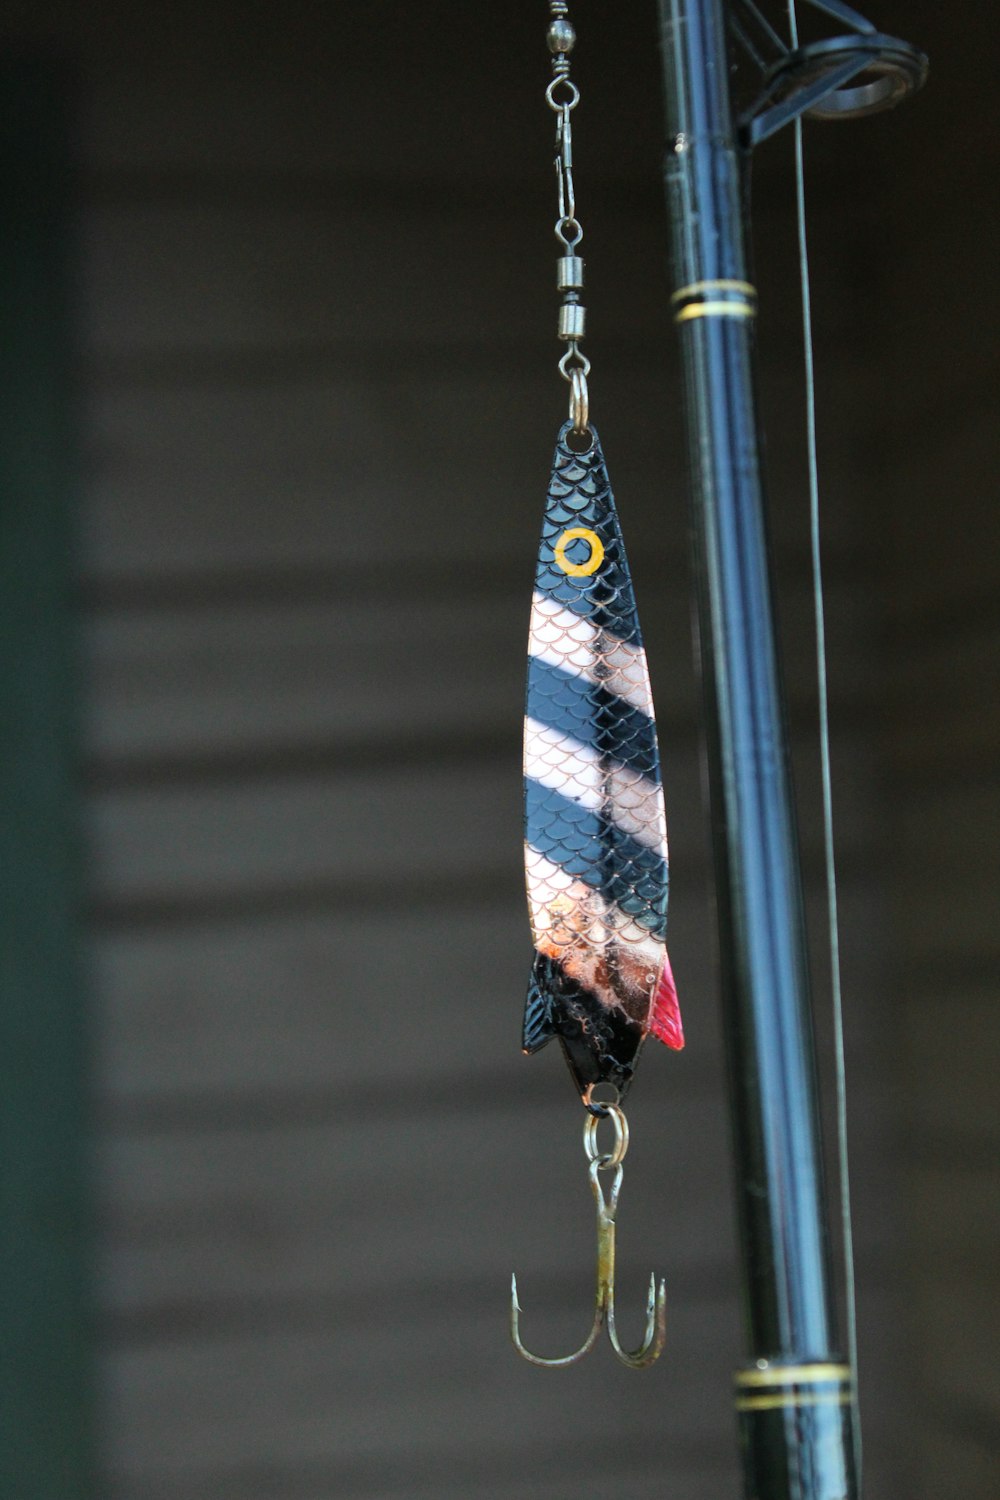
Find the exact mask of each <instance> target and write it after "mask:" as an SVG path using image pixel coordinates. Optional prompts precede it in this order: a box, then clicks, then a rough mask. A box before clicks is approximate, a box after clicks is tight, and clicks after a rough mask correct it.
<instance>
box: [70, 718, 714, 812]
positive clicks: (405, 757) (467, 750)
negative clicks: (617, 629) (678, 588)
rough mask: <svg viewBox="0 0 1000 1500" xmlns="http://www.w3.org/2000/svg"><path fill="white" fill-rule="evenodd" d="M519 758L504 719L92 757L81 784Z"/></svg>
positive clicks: (219, 780)
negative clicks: (486, 725)
mask: <svg viewBox="0 0 1000 1500" xmlns="http://www.w3.org/2000/svg"><path fill="white" fill-rule="evenodd" d="M693 732H694V729H693V726H689V727H688V731H687V737H688V738H690V737H691V735H692V734H693ZM519 759H520V729H519V725H518V724H517V723H516V722H515V723H512V722H511V719H510V716H509V715H508V716H507V717H506V719H504V718H502V717H498V720H497V723H496V726H495V727H494V728H490V729H483V730H480V731H477V732H475V733H469V732H462V731H449V732H447V733H444V734H441V733H438V732H437V731H434V732H431V733H427V734H407V733H406V730H405V728H401V730H400V732H399V733H398V734H397V733H394V734H390V735H386V736H384V737H381V738H379V739H374V740H371V739H368V740H360V741H358V742H356V743H355V744H351V743H349V742H345V741H338V742H320V743H317V744H312V745H310V744H304V743H301V742H299V743H297V744H288V745H267V746H260V747H257V748H254V747H253V746H249V747H247V748H246V749H224V750H204V751H194V752H189V753H185V752H179V753H178V752H174V753H170V754H164V755H157V754H155V753H153V754H148V753H145V752H138V753H135V754H131V755H128V754H125V755H122V754H116V755H106V754H105V755H99V756H97V755H94V756H90V757H89V758H88V759H87V761H86V763H85V766H84V774H83V784H84V787H85V789H86V790H88V791H92V792H101V793H103V792H111V791H124V790H129V789H135V788H152V787H175V788H177V787H184V788H196V787H212V786H225V787H236V786H239V785H245V784H246V783H247V782H253V781H258V780H261V779H265V780H268V781H273V780H282V781H289V780H296V779H298V778H299V777H306V778H308V777H314V776H331V777H333V776H342V775H351V774H353V773H356V772H362V771H376V772H377V771H399V770H405V769H406V768H408V767H412V768H414V769H416V768H417V767H420V766H426V765H429V764H433V766H434V767H435V769H439V768H442V767H446V766H469V765H486V764H488V763H489V762H491V761H501V762H504V763H506V764H508V765H510V766H511V767H516V766H517V764H518V761H519ZM512 774H513V772H512Z"/></svg>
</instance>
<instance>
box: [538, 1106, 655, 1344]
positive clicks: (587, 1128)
mask: <svg viewBox="0 0 1000 1500" xmlns="http://www.w3.org/2000/svg"><path fill="white" fill-rule="evenodd" d="M601 1108H603V1109H604V1110H606V1112H607V1113H606V1117H607V1118H608V1119H610V1121H611V1123H612V1125H613V1127H614V1132H615V1139H614V1144H613V1146H612V1148H611V1150H610V1151H607V1152H602V1151H601V1150H600V1148H599V1146H598V1142H597V1131H598V1127H599V1126H600V1123H601V1117H599V1116H596V1115H593V1114H588V1116H587V1119H586V1122H585V1123H584V1127H583V1149H584V1151H585V1153H586V1156H587V1161H588V1163H589V1167H588V1173H589V1177H590V1187H591V1191H592V1192H593V1194H594V1202H595V1204H596V1206H597V1288H596V1296H595V1308H594V1321H593V1323H592V1324H591V1327H590V1332H589V1333H588V1334H587V1337H586V1338H585V1339H584V1341H583V1343H582V1344H581V1345H580V1347H579V1349H577V1350H575V1351H574V1352H573V1353H572V1354H564V1355H563V1356H562V1357H560V1358H555V1359H545V1358H543V1357H542V1356H541V1355H538V1354H532V1353H531V1351H530V1350H529V1349H526V1348H525V1346H524V1344H523V1343H522V1342H521V1332H520V1317H521V1305H520V1303H519V1302H518V1300H517V1277H516V1275H515V1276H512V1277H511V1279H510V1336H511V1339H512V1341H513V1344H514V1348H515V1349H516V1350H517V1352H518V1354H520V1355H521V1356H522V1358H524V1359H526V1360H527V1361H528V1363H529V1364H532V1365H540V1366H541V1367H542V1368H544V1369H550V1370H556V1369H562V1368H563V1367H564V1366H566V1365H572V1364H575V1363H576V1361H577V1360H578V1359H582V1358H583V1356H584V1355H585V1354H588V1353H589V1352H590V1350H591V1349H592V1348H593V1347H594V1345H595V1344H596V1342H597V1339H598V1337H599V1335H600V1332H601V1329H602V1328H604V1327H607V1330H608V1338H609V1340H610V1341H611V1347H612V1349H613V1350H614V1352H615V1354H616V1355H617V1357H618V1359H620V1360H621V1362H622V1364H623V1365H628V1366H629V1368H630V1369H633V1370H642V1369H645V1368H646V1366H647V1365H651V1364H652V1363H653V1362H654V1360H657V1359H659V1357H660V1355H661V1354H662V1352H663V1346H664V1344H665V1343H666V1337H667V1294H666V1288H665V1286H664V1283H663V1281H662V1280H661V1281H660V1284H659V1287H657V1285H656V1277H655V1276H650V1278H649V1293H648V1295H647V1297H646V1332H645V1336H644V1338H643V1341H642V1343H641V1344H640V1345H639V1347H638V1348H637V1349H632V1350H626V1349H623V1348H622V1346H621V1343H620V1342H619V1339H618V1329H617V1326H616V1323H615V1215H616V1213H617V1211H618V1194H619V1192H620V1190H621V1185H622V1175H623V1171H624V1169H623V1167H622V1162H623V1161H624V1158H625V1153H626V1151H627V1150H628V1123H627V1121H626V1119H625V1115H624V1113H623V1112H622V1110H621V1108H620V1106H619V1105H617V1104H608V1105H603V1106H601ZM612 1171H613V1172H614V1177H613V1178H612V1181H611V1188H610V1191H609V1192H608V1193H607V1195H605V1192H604V1189H603V1187H602V1186H601V1180H600V1174H601V1172H612Z"/></svg>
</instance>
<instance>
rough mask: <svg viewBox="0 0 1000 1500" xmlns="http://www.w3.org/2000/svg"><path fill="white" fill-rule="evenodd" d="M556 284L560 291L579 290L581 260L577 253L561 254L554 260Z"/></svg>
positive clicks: (581, 283)
mask: <svg viewBox="0 0 1000 1500" xmlns="http://www.w3.org/2000/svg"><path fill="white" fill-rule="evenodd" d="M556 286H557V287H558V288H559V290H560V291H561V292H568V291H579V290H580V288H581V287H582V286H583V260H582V259H581V257H580V256H579V255H563V256H560V258H559V260H557V261H556Z"/></svg>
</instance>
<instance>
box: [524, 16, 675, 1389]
mask: <svg viewBox="0 0 1000 1500" xmlns="http://www.w3.org/2000/svg"><path fill="white" fill-rule="evenodd" d="M549 9H550V12H551V17H552V19H551V24H550V26H549V30H548V45H549V50H550V53H551V54H552V72H553V77H552V80H551V82H550V83H549V85H548V88H547V90H546V95H545V97H546V100H547V102H548V104H549V107H550V108H551V109H552V110H553V111H554V113H555V115H556V161H555V165H556V176H557V183H558V200H559V217H558V220H557V221H556V226H555V234H556V239H557V241H558V242H559V245H560V247H561V254H560V256H559V259H558V264H557V287H558V290H559V292H560V294H561V297H562V303H561V306H560V310H559V337H560V339H561V340H562V341H563V343H564V344H565V345H566V348H565V351H564V353H563V355H562V357H561V358H560V361H559V370H560V373H561V374H562V376H563V378H564V379H565V380H567V381H568V382H569V386H570V397H569V417H568V420H567V421H566V422H565V423H564V424H563V427H562V428H561V430H560V432H559V436H558V439H557V443H556V450H555V457H554V460H553V466H552V475H551V479H550V481H549V491H548V499H547V502H546V506H545V512H544V516H543V520H542V535H541V542H540V546H539V552H538V561H537V566H536V572H535V589H534V595H533V600H532V608H531V622H530V628H529V640H528V683H527V697H526V707H525V724H524V786H525V819H524V826H525V876H526V884H527V894H528V906H529V913H530V918H531V930H532V937H533V940H534V947H535V958H534V963H533V967H532V973H531V980H530V983H529V986H528V998H527V1003H526V1007H525V1017H524V1036H523V1047H524V1051H525V1052H526V1053H533V1052H537V1051H538V1050H539V1049H540V1048H541V1047H543V1046H545V1044H546V1043H547V1042H549V1041H550V1040H551V1039H552V1038H553V1037H557V1038H558V1040H559V1043H560V1045H561V1047H562V1050H563V1053H564V1055H565V1057H566V1061H567V1063H568V1065H569V1069H570V1073H571V1074H572V1076H573V1079H574V1082H575V1084H576V1087H577V1089H578V1091H579V1093H580V1097H581V1099H582V1101H583V1104H584V1106H585V1108H586V1110H587V1118H586V1121H585V1125H584V1150H585V1153H586V1157H587V1162H588V1171H589V1175H590V1184H591V1189H592V1191H593V1194H594V1199H595V1202H596V1205H597V1237H598V1245H597V1291H596V1306H595V1311H594V1320H593V1324H592V1327H591V1330H590V1333H589V1334H588V1336H587V1338H586V1339H585V1341H584V1343H583V1344H582V1345H581V1347H580V1348H579V1349H577V1350H576V1351H575V1352H574V1353H573V1354H570V1355H566V1356H564V1357H562V1358H555V1359H544V1358H541V1357H539V1356H538V1355H535V1354H532V1353H530V1352H529V1350H528V1349H526V1348H525V1346H524V1344H523V1343H522V1342H521V1338H520V1326H519V1319H520V1313H521V1308H520V1306H519V1303H518V1297H517V1281H516V1278H512V1281H511V1308H510V1329H511V1337H512V1339H513V1342H514V1345H515V1347H516V1349H517V1350H518V1352H519V1353H520V1354H522V1355H523V1356H524V1358H525V1359H527V1360H529V1361H530V1362H531V1363H532V1364H536V1365H543V1366H548V1367H561V1366H565V1365H569V1364H572V1363H573V1362H574V1361H575V1360H578V1359H580V1358H582V1356H583V1355H584V1354H586V1353H587V1352H588V1350H590V1349H591V1348H592V1347H593V1345H594V1343H595V1342H596V1340H597V1337H598V1335H599V1333H600V1331H601V1328H602V1327H605V1326H606V1327H607V1330H608V1336H609V1339H610V1341H611V1344H612V1347H613V1349H614V1351H615V1354H616V1355H617V1357H618V1358H619V1359H620V1360H621V1361H622V1362H623V1363H624V1364H626V1365H629V1366H631V1367H633V1368H642V1367H644V1366H646V1365H649V1364H652V1363H653V1361H654V1360H655V1359H656V1358H657V1357H658V1356H659V1354H660V1352H661V1350H662V1348H663V1344H664V1338H665V1316H666V1311H665V1308H666V1304H665V1291H664V1286H663V1283H662V1281H661V1282H660V1284H659V1287H657V1285H656V1283H655V1279H654V1278H651V1279H650V1290H649V1297H648V1300H647V1309H646V1330H645V1336H644V1339H643V1342H642V1344H641V1345H640V1346H639V1347H638V1348H637V1349H635V1350H633V1351H626V1350H624V1349H623V1348H622V1347H621V1345H620V1343H619V1340H618V1336H617V1332H616V1327H615V1301H614V1271H615V1221H616V1214H617V1207H618V1195H619V1191H620V1188H621V1181H622V1163H623V1160H624V1157H625V1152H626V1150H627V1147H628V1126H627V1123H626V1120H625V1115H624V1113H623V1111H622V1107H621V1106H622V1103H623V1101H624V1098H625V1095H626V1093H627V1091H628V1088H629V1085H630V1083H631V1080H632V1076H633V1073H634V1071H635V1066H636V1062H637V1060H638V1056H639V1052H640V1049H641V1047H642V1044H643V1042H644V1041H645V1039H646V1037H647V1036H648V1035H649V1034H650V1033H652V1034H653V1035H655V1036H657V1037H658V1038H659V1039H660V1040H661V1041H663V1042H665V1043H666V1044H667V1045H668V1046H670V1047H673V1048H680V1047H682V1046H683V1045H684V1038H683V1031H682V1028H681V1020H680V1012H679V1009H678V1004H677V994H676V990H675V987H674V980H673V975H672V972H671V968H670V960H669V958H668V957H667V950H666V920H667V834H666V818H665V814H664V807H663V790H662V785H661V780H660V767H659V753H658V747H657V738H656V726H655V723H654V720H653V704H652V695H651V691H650V685H649V672H648V668H647V665H646V656H645V651H644V648H643V642H642V635H641V632H640V629H639V620H638V615H637V613H636V606H635V596H634V592H633V588H632V579H631V575H630V573H629V568H628V562H627V559H626V555H625V547H624V542H623V540H622V534H621V527H620V525H619V521H618V514H617V510H616V508H615V501H614V495H613V493H612V490H611V484H610V480H609V478H608V472H607V466H606V464H605V460H604V455H603V452H602V450H601V445H600V441H599V439H598V436H597V432H596V430H595V429H594V427H593V426H592V425H591V423H590V398H589V390H588V384H587V377H588V375H589V373H590V361H589V360H588V359H587V357H586V355H584V354H583V353H582V352H581V349H580V343H581V340H582V339H583V337H584V332H585V318H586V314H585V309H584V307H583V304H582V302H581V299H580V294H581V292H582V290H583V284H584V280H583V273H584V264H583V259H582V257H581V256H580V254H579V251H580V244H581V241H582V239H583V229H582V227H581V225H580V221H579V219H578V218H577V212H576V192H575V187H574V181H573V130H572V114H573V111H574V109H575V108H576V107H577V105H578V103H579V100H580V93H579V89H578V88H577V86H576V84H575V83H574V82H573V81H572V79H571V77H570V53H571V52H572V49H573V46H574V43H575V40H576V37H575V32H574V30H573V27H572V25H571V24H570V22H569V20H568V18H567V10H568V7H567V5H566V4H565V3H563V0H552V3H551V4H550V6H549ZM599 1086H600V1089H601V1091H602V1095H603V1096H604V1097H602V1099H601V1100H600V1101H598V1099H597V1098H596V1096H595V1090H597V1089H598V1087H599ZM603 1118H607V1119H608V1120H609V1121H610V1125H611V1127H612V1128H613V1130H614V1141H613V1144H612V1147H611V1149H610V1150H609V1151H603V1152H602V1151H601V1150H600V1149H599V1146H598V1142H597V1131H598V1124H599V1121H600V1120H601V1119H603ZM609 1173H610V1174H613V1175H612V1176H611V1179H610V1187H609V1189H608V1191H607V1192H605V1189H604V1186H603V1184H602V1181H601V1176H602V1174H609Z"/></svg>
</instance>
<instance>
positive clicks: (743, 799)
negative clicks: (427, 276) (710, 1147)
mask: <svg viewBox="0 0 1000 1500" xmlns="http://www.w3.org/2000/svg"><path fill="white" fill-rule="evenodd" d="M804 3H805V4H806V5H809V6H812V8H813V9H814V10H819V11H821V12H823V13H824V14H825V16H826V17H828V18H831V19H832V20H833V21H834V22H836V23H838V25H839V26H841V27H842V28H843V31H842V33H840V34H837V35H834V36H825V37H821V38H820V39H819V40H816V41H810V42H808V43H807V44H805V45H798V38H797V23H796V18H795V12H794V4H793V5H791V6H790V8H789V9H790V18H791V23H792V37H791V41H792V45H790V46H786V45H785V43H784V42H783V41H782V39H781V38H780V36H779V35H778V34H777V32H776V31H775V30H774V29H773V28H772V26H771V25H770V23H769V22H768V21H767V19H766V18H765V16H764V15H762V13H761V12H760V11H759V10H758V8H757V6H756V5H754V4H753V3H752V0H731V3H727V0H659V4H660V25H661V40H662V60H663V75H664V89H665V98H666V136H667V156H666V166H665V179H666V190H667V202H668V211H669V218H670V230H671V241H672V277H673V285H674V290H673V295H672V298H671V306H672V311H673V317H674V321H675V323H676V325H677V329H678V336H679V341H680V347H681V358H682V365H683V371H684V387H685V410H686V426H687V442H688V449H689V464H690V472H691V487H692V509H693V523H694V525H693V529H694V539H695V573H696V586H697V593H698V616H699V630H700V636H701V660H702V672H703V684H704V694H705V708H706V722H707V743H708V758H709V777H710V790H711V809H712V812H711V816H712V838H713V851H714V863H715V871H716V890H717V893H718V912H719V934H720V959H721V971H722V972H721V977H722V999H723V1007H724V1019H725V1028H724V1029H725V1033H726V1048H727V1068H728V1076H729V1091H730V1107H731V1114H732V1123H733V1133H734V1140H735V1156H736V1178H737V1182H736V1188H737V1204H738V1220H739V1232H740V1241H741V1251H742V1264H743V1293H744V1305H745V1322H746V1327H747V1337H748V1344H749V1347H748V1351H747V1353H748V1358H747V1362H746V1365H745V1366H744V1368H743V1369H741V1370H740V1371H739V1372H738V1373H737V1375H736V1407H737V1411H738V1413H739V1424H740V1437H741V1449H742V1456H743V1464H744V1483H745V1492H746V1495H747V1496H748V1497H751V1500H755V1497H759V1500H855V1497H856V1496H857V1495H858V1494H859V1493H860V1473H859V1469H860V1465H859V1463H858V1461H857V1455H858V1452H859V1449H858V1428H857V1410H856V1400H855V1393H854V1389H855V1388H854V1371H853V1369H852V1368H851V1364H850V1362H849V1359H848V1358H846V1357H845V1353H849V1350H848V1351H845V1350H844V1348H843V1346H842V1345H841V1342H840V1333H839V1330H838V1319H837V1309H836V1298H835V1295H834V1288H833V1276H832V1267H831V1257H830V1250H829V1242H828V1230H827V1205H826V1201H825V1193H824V1185H823V1173H822V1163H821V1155H822V1153H821V1139H820V1127H819V1108H818V1099H817V1089H816V1080H815V1074H816V1063H815V1052H814V1045H813V1039H812V1022H811V1010H810V997H809V973H808V964H807V957H806V936H805V923H804V917H803V903H802V892H801V877H800V871H799V851H798V840H797V834H796V828H795V814H794V804H793V797H792V788H791V783H790V778H789V773H788V747H787V739H786V735H785V711H784V704H783V700H782V690H781V680H780V672H779V663H778V649H777V643H776V635H775V626H774V618H773V612H772V605H771V593H772V583H771V577H770V563H769V556H768V547H767V536H766V515H765V511H766V506H765V496H764V486H763V479H762V474H761V463H760V447H761V443H760V436H759V428H758V420H757V414H756V397H755V351H754V337H753V327H754V313H755V309H756V291H755V289H754V286H753V284H752V281H751V277H750V272H749V261H748V254H747V244H748V238H749V225H748V222H747V212H746V209H747V202H748V194H747V191H746V186H747V170H748V164H749V158H750V154H751V152H752V150H753V149H754V148H755V147H756V146H757V145H759V144H760V143H762V142H763V141H765V140H767V139H768V138H769V137H770V136H772V135H773V134H774V133H775V132H776V131H777V130H779V129H780V128H781V127H782V126H784V125H786V124H789V123H791V122H798V121H800V120H801V119H802V117H803V116H809V117H813V118H822V119H836V118H840V119H847V118H852V117H855V116H857V115H862V114H868V113H872V112H874V111H877V110H880V109H885V108H888V107H890V106H892V105H894V104H896V103H898V102H899V101H900V100H902V99H903V98H904V97H906V95H908V94H909V93H911V92H912V91H913V90H914V89H916V88H918V87H919V86H920V85H921V84H922V83H923V81H924V78H925V76H926V71H927V60H926V58H925V57H924V56H923V55H922V54H921V53H920V52H919V51H918V50H917V49H916V48H915V47H913V46H911V45H910V44H909V43H907V42H903V41H900V40H898V39H897V38H895V37H890V36H886V35H884V34H882V33H880V32H878V31H877V30H876V29H875V27H874V26H873V25H872V24H871V23H870V22H869V21H867V20H865V18H864V17H862V16H860V15H858V13H857V12H856V11H854V10H852V9H850V7H848V6H847V5H845V4H842V3H839V0H804ZM734 50H738V51H739V52H742V53H743V54H744V55H745V57H746V58H748V59H749V62H750V64H751V67H752V68H753V69H754V70H755V72H756V74H757V75H758V76H759V87H758V91H757V94H756V97H755V98H754V99H753V100H752V101H751V103H750V105H749V107H747V108H745V109H743V110H742V111H740V112H739V113H737V111H736V108H735V106H734V102H733V99H732V97H731V77H732V69H731V60H732V56H733V54H734ZM796 129H797V130H798V129H800V127H799V125H798V124H796ZM798 161H799V164H800V165H801V157H800V156H799V157H798ZM800 202H801V200H800ZM807 348H808V337H807ZM841 1149H842V1150H843V1149H844V1143H843V1141H842V1142H841ZM848 1253H849V1252H848Z"/></svg>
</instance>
